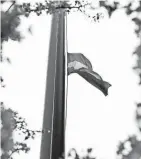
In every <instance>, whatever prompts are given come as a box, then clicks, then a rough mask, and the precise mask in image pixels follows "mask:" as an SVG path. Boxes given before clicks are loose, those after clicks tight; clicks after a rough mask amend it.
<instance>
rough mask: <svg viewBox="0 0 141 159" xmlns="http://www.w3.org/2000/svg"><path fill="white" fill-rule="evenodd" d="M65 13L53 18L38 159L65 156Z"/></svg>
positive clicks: (52, 158)
mask: <svg viewBox="0 0 141 159" xmlns="http://www.w3.org/2000/svg"><path fill="white" fill-rule="evenodd" d="M65 28H66V13H65V10H63V9H59V10H58V11H56V12H55V13H53V15H52V26H51V37H50V48H49V56H48V70H47V78H46V94H45V107H44V116H43V130H45V131H44V133H43V134H42V140H41V151H40V159H59V158H60V157H62V155H63V154H65V120H66V119H65V118H66V93H67V73H66V70H67V61H66V59H67V48H66V32H65V31H66V29H65Z"/></svg>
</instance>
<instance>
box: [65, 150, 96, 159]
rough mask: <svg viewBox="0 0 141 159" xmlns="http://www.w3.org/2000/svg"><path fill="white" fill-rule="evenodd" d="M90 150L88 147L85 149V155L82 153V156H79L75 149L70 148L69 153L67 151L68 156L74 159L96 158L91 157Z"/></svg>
mask: <svg viewBox="0 0 141 159" xmlns="http://www.w3.org/2000/svg"><path fill="white" fill-rule="evenodd" d="M92 151H93V149H92V148H88V149H87V150H86V155H84V156H82V157H81V156H80V155H79V154H78V153H77V151H76V149H74V148H72V149H71V150H70V151H69V153H68V157H74V159H96V158H95V157H92V156H91V153H92ZM73 152H74V155H72V153H73Z"/></svg>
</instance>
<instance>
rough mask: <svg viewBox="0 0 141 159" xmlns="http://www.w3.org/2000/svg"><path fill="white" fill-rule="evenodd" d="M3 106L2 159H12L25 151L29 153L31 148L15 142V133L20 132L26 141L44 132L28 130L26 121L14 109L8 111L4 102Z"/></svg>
mask: <svg viewBox="0 0 141 159" xmlns="http://www.w3.org/2000/svg"><path fill="white" fill-rule="evenodd" d="M0 104H1V125H2V128H1V149H2V152H3V153H2V156H1V157H2V159H12V155H13V154H14V153H19V152H20V151H23V152H25V153H27V152H28V151H29V150H30V148H29V147H28V146H27V144H26V143H25V142H24V141H23V142H18V141H14V140H13V138H12V134H13V132H18V133H19V134H21V135H22V136H23V137H24V140H27V139H34V138H35V135H36V134H37V133H42V132H43V131H34V130H29V129H28V128H27V123H26V122H25V119H24V118H22V117H21V116H19V114H18V113H17V112H15V111H13V110H12V109H6V108H5V106H4V104H3V102H1V103H0Z"/></svg>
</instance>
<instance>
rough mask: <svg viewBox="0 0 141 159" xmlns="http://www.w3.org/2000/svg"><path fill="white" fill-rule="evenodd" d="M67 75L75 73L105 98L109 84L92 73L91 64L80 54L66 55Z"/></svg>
mask: <svg viewBox="0 0 141 159" xmlns="http://www.w3.org/2000/svg"><path fill="white" fill-rule="evenodd" d="M67 59H68V70H67V71H68V75H70V74H72V73H77V74H79V75H80V76H81V77H83V78H84V79H85V80H86V81H87V82H89V83H90V84H92V85H93V86H95V87H96V88H98V89H99V90H100V91H101V92H102V93H103V94H104V95H105V96H107V95H108V88H109V87H110V86H111V84H110V83H108V82H106V81H104V80H103V79H102V77H101V76H100V75H99V74H98V73H96V72H94V71H93V68H92V64H91V62H90V61H89V60H88V59H87V58H86V57H85V56H84V55H83V54H81V53H68V56H67Z"/></svg>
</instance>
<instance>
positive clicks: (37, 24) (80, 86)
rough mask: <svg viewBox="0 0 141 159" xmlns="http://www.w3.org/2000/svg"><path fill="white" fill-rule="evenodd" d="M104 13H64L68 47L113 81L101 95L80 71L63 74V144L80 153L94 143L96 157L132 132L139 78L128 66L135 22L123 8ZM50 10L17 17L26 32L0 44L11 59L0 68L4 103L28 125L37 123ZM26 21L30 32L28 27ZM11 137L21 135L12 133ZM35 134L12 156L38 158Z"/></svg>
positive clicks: (111, 151) (108, 156) (107, 154)
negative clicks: (20, 37)
mask: <svg viewBox="0 0 141 159" xmlns="http://www.w3.org/2000/svg"><path fill="white" fill-rule="evenodd" d="M99 11H100V12H102V13H103V15H104V18H103V19H101V20H100V22H92V21H91V20H90V19H88V18H87V17H85V16H84V15H83V14H82V13H76V12H75V13H72V14H70V15H68V17H67V28H68V32H67V38H68V52H71V53H78V52H80V53H83V54H84V55H85V56H86V57H87V58H88V59H89V60H90V61H91V63H92V65H93V69H94V71H95V72H97V73H99V74H100V75H101V76H102V78H103V79H104V80H105V81H108V82H109V83H111V84H112V87H110V88H109V95H108V96H107V97H105V96H104V95H103V94H102V93H101V92H100V91H99V90H98V89H96V88H95V87H93V86H92V85H90V84H89V83H87V82H86V81H85V80H84V79H82V78H81V77H80V76H78V75H76V74H73V75H70V76H69V78H68V99H67V128H66V150H67V151H68V150H69V149H70V148H76V149H77V150H78V152H79V153H80V154H83V153H84V152H83V151H85V150H86V148H89V147H92V148H93V149H94V153H93V155H94V156H96V157H97V158H98V159H114V158H116V153H115V152H116V150H117V145H118V143H119V141H122V140H124V139H126V138H127V137H128V135H132V134H135V133H137V127H136V122H135V110H136V106H135V103H137V102H138V101H139V100H140V94H141V90H140V88H139V86H138V81H139V78H138V76H137V75H136V73H135V72H133V70H132V67H133V66H134V64H135V61H136V57H135V56H133V55H132V52H133V50H134V49H135V46H136V45H137V43H138V40H137V39H136V36H135V34H134V28H135V26H134V24H133V23H132V22H131V20H130V18H129V17H127V16H126V14H125V13H124V10H119V11H116V12H115V13H114V14H113V16H112V17H111V19H109V18H108V15H107V12H106V11H105V10H104V9H101V10H99ZM50 25H51V16H47V15H46V14H43V15H42V16H40V17H38V16H36V15H35V14H31V15H30V17H29V18H24V17H22V21H21V25H20V27H19V30H20V31H22V34H23V35H24V36H25V39H24V40H23V41H22V42H21V43H18V42H13V41H11V40H9V42H7V43H5V44H4V53H5V55H6V56H8V57H10V58H11V61H12V64H11V65H9V64H6V63H5V64H2V65H1V68H2V69H1V74H2V75H3V77H4V79H5V83H6V88H5V89H3V90H0V91H1V92H0V93H1V96H2V98H1V99H2V100H3V101H4V103H5V105H6V106H7V107H10V108H12V109H13V110H15V111H17V112H19V114H20V115H21V116H22V117H23V118H25V119H26V121H27V123H28V127H29V128H30V129H33V130H41V129H42V118H43V109H44V98H45V82H46V69H47V59H48V49H49V39H50V29H51V27H50ZM29 26H31V28H32V34H29V33H28V32H27V28H28V27H29ZM14 138H15V140H21V141H22V140H23V138H22V137H21V136H18V135H17V134H14ZM40 140H41V137H40V135H37V137H36V138H35V140H29V141H27V142H28V144H29V146H30V147H31V150H30V152H29V153H28V154H24V153H21V154H20V155H15V156H14V158H15V159H25V157H26V159H30V158H31V157H34V159H38V158H39V153H40Z"/></svg>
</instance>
